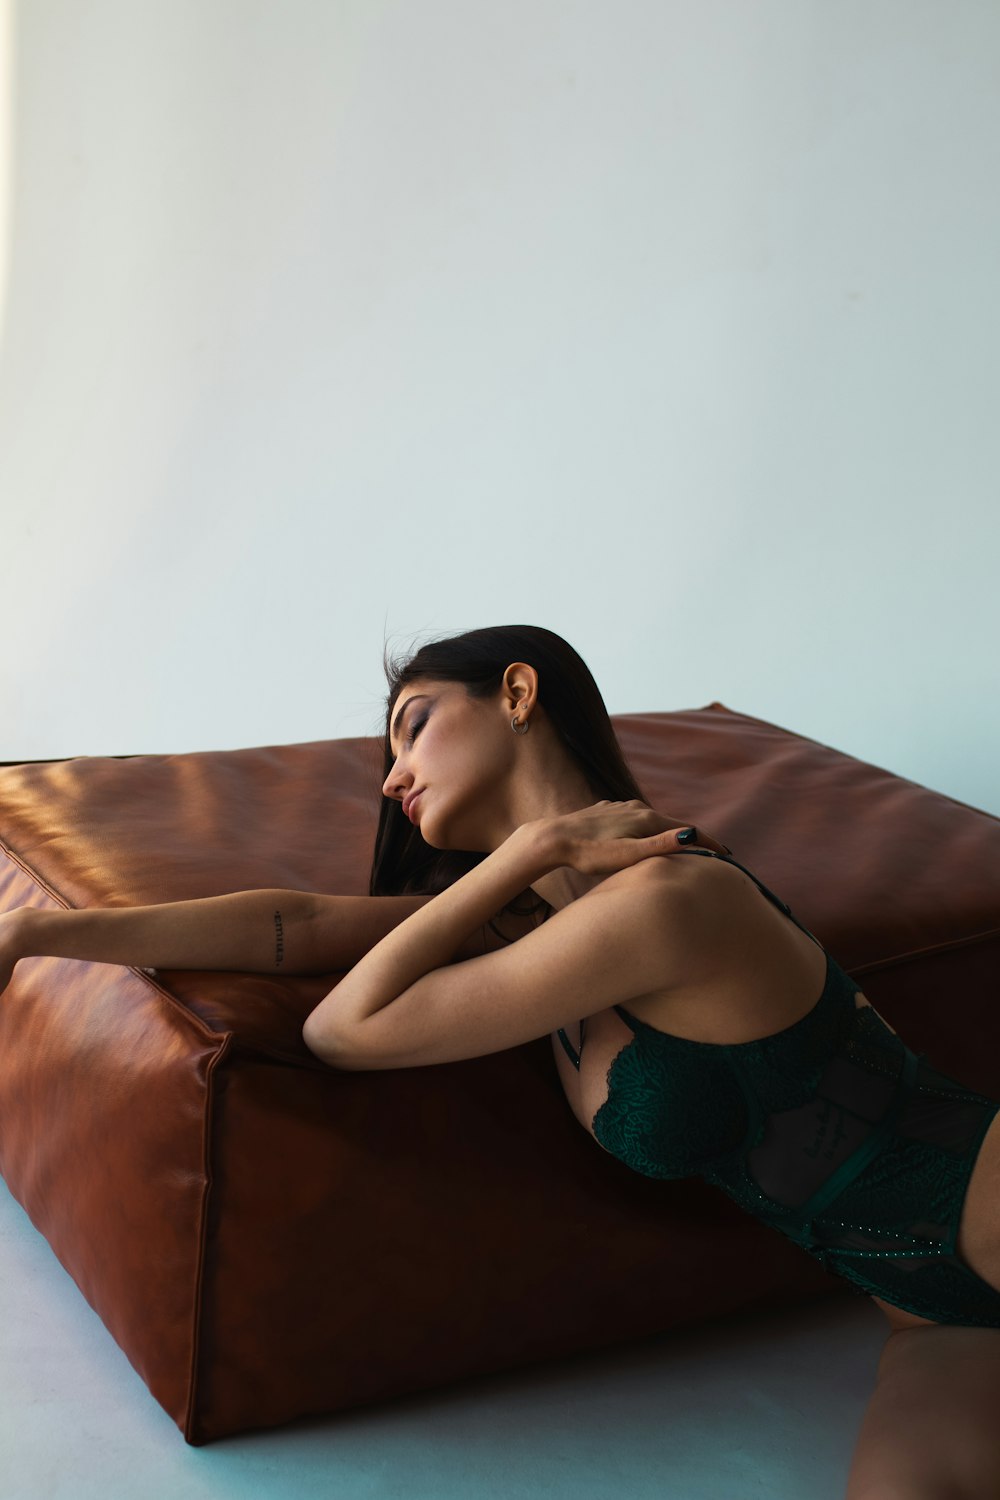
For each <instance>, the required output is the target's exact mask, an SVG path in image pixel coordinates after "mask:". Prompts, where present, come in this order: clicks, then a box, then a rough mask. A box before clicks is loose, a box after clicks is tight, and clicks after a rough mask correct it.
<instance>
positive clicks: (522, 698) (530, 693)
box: [501, 661, 538, 720]
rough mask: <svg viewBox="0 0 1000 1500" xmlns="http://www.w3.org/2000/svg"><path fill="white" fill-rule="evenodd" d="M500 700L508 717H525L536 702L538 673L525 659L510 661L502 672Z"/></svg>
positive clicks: (528, 715) (527, 716)
mask: <svg viewBox="0 0 1000 1500" xmlns="http://www.w3.org/2000/svg"><path fill="white" fill-rule="evenodd" d="M501 700H502V702H503V705H504V712H505V713H506V714H508V715H509V716H510V717H513V715H514V714H515V713H516V714H517V716H518V718H519V719H522V720H524V719H527V718H529V717H530V715H531V714H532V713H533V712H534V709H535V705H536V704H537V702H538V673H537V672H536V671H535V669H534V667H529V666H528V663H527V662H525V661H514V662H511V664H510V666H509V667H508V668H507V670H506V672H504V674H503V687H502V692H501Z"/></svg>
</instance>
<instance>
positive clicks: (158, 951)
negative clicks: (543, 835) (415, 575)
mask: <svg viewBox="0 0 1000 1500" xmlns="http://www.w3.org/2000/svg"><path fill="white" fill-rule="evenodd" d="M514 894H515V895H516V894H518V893H517V892H514ZM432 899H433V898H432V897H430V896H321V895H316V894H314V893H312V892H310V891H286V890H263V891H237V892H235V893H234V894H233V895H228V896H208V897H205V898H203V899H201V900H195V901H170V902H165V903H164V904H163V905H160V906H133V907H114V908H90V909H85V910H72V911H35V910H33V909H32V908H30V907H20V908H19V909H17V910H15V911H11V912H7V913H5V914H3V915H0V992H2V991H3V990H4V989H5V988H6V986H7V984H8V983H9V981H10V976H11V973H12V972H13V969H14V965H15V964H16V963H17V962H18V961H19V960H20V959H22V958H33V957H41V956H43V955H44V956H47V957H52V958H82V959H89V960H91V961H92V962H96V963H116V964H127V965H133V966H135V967H137V968H148V969H231V970H237V971H238V970H242V971H246V972H251V973H272V974H328V973H330V972H331V971H333V970H336V969H349V968H350V967H351V966H352V965H353V964H356V963H357V962H358V960H359V959H361V958H362V957H363V956H364V955H365V954H366V953H367V952H368V950H369V949H370V948H373V947H375V945H376V944H377V943H379V942H381V940H382V939H383V938H384V937H385V936H386V934H387V933H389V932H391V931H392V929H393V928H394V927H397V926H398V925H399V923H400V922H404V921H405V920H406V919H407V917H410V916H412V915H413V913H414V912H416V911H419V910H420V908H421V907H422V906H426V905H427V903H428V902H429V901H431V900H432ZM492 915H493V913H492V912H490V913H489V916H492ZM531 925H532V924H530V923H527V924H526V923H525V922H523V921H520V920H519V919H516V918H505V919H504V921H503V924H502V926H503V932H504V935H505V938H506V939H507V940H508V941H512V940H513V939H514V938H516V937H519V936H521V935H522V932H525V931H528V930H530V926H531ZM503 940H504V939H502V938H498V937H496V936H495V935H494V934H493V933H492V932H491V931H489V929H486V930H485V931H484V930H480V931H478V932H472V933H470V934H469V936H468V941H467V942H466V943H464V944H463V945H462V948H461V951H459V952H457V953H456V954H455V957H456V958H463V957H464V958H472V957H475V956H476V955H478V954H481V953H485V952H488V951H489V950H490V949H491V948H493V947H496V946H499V945H500V944H501V943H502V942H503Z"/></svg>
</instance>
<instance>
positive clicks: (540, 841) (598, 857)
mask: <svg viewBox="0 0 1000 1500" xmlns="http://www.w3.org/2000/svg"><path fill="white" fill-rule="evenodd" d="M665 825H666V819H664V818H663V817H662V816H661V815H660V814H659V813H655V812H653V811H652V809H651V808H649V807H647V806H646V804H645V803H640V802H624V803H611V802H600V803H597V804H596V805H595V806H594V807H591V808H584V809H581V810H580V811H579V812H575V813H570V814H565V815H562V816H560V817H554V818H540V819H538V820H537V821H534V822H530V823H522V824H521V826H520V827H519V828H517V829H516V830H515V831H514V832H513V833H512V834H511V835H510V837H509V838H508V839H506V840H505V842H504V843H503V844H501V845H500V847H499V848H498V849H495V850H494V851H493V853H492V854H489V855H487V857H486V858H485V859H484V860H483V861H482V863H481V864H479V865H477V866H476V867H475V868H474V869H472V870H470V871H469V872H468V874H466V875H463V876H462V878H461V879H460V880H458V881H456V882H455V884H454V885H452V886H449V887H448V889H447V890H446V891H442V892H441V894H440V895H439V896H437V897H435V899H434V901H433V902H432V903H431V904H429V905H428V906H426V907H425V908H424V909H423V910H422V911H419V912H415V913H414V914H413V916H411V917H410V918H409V919H408V920H407V921H406V922H405V923H403V924H402V925H401V926H400V927H399V928H398V929H397V930H396V931H394V932H391V933H389V934H388V935H387V936H386V937H385V938H384V939H383V941H382V942H380V943H379V944H378V946H377V947H376V948H374V949H373V950H372V951H371V952H370V953H368V954H366V955H365V956H364V957H363V958H362V959H360V960H359V961H358V963H357V964H355V966H354V967H353V968H352V969H351V971H350V973H349V974H347V975H345V977H344V978H343V979H342V980H341V981H340V983H339V984H338V985H337V987H336V989H335V990H332V991H331V992H330V994H329V995H327V996H326V998H325V999H323V1000H322V1001H321V1002H320V1004H319V1005H318V1006H317V1007H316V1009H315V1010H314V1011H313V1012H312V1013H311V1014H310V1015H309V1016H308V1017H307V1018H306V1023H305V1027H304V1029H303V1036H304V1038H305V1041H306V1045H307V1046H308V1047H309V1048H310V1049H311V1050H312V1051H313V1052H315V1053H316V1055H317V1056H318V1057H320V1058H322V1059H323V1061H324V1062H329V1063H332V1064H333V1065H334V1066H345V1065H346V1058H347V1057H348V1055H349V1053H350V1052H351V1049H352V1044H353V1043H354V1042H355V1041H356V1039H357V1037H358V1035H359V1033H361V1032H362V1031H364V1030H365V1029H366V1028H367V1034H368V1035H371V1034H372V1032H373V1031H378V1032H379V1033H380V1034H384V1035H386V1036H388V1037H391V1033H392V1030H393V1020H392V1016H395V1017H398V1018H399V1020H400V1022H401V1023H403V1012H404V1011H406V1012H407V1013H409V1012H410V1011H412V1010H413V1005H414V1000H415V999H416V1000H417V1006H418V1008H419V1005H420V1003H421V1002H420V1000H419V998H417V997H418V995H419V994H421V993H426V992H427V991H428V988H429V985H428V981H429V980H431V979H432V977H433V975H434V974H435V973H437V972H439V971H440V970H442V969H443V968H445V966H447V965H450V964H451V963H452V962H453V960H454V959H455V958H457V957H459V953H458V951H457V950H458V949H459V946H460V945H461V944H462V943H463V942H464V941H465V940H467V938H468V935H469V934H470V933H471V932H473V931H475V930H476V929H478V928H479V927H480V926H481V925H482V923H483V922H484V921H486V920H487V918H488V917H489V915H490V913H491V912H494V911H496V910H497V908H498V907H501V906H503V905H504V904H505V903H506V902H507V901H510V900H512V899H513V897H514V896H516V895H517V894H518V893H519V892H520V891H522V890H524V888H525V887H526V886H528V885H530V884H532V883H533V882H535V881H537V880H540V879H541V878H542V877H543V876H544V875H546V874H548V873H549V872H550V871H552V870H555V869H558V868H559V867H560V866H562V865H566V866H569V867H571V868H572V869H575V870H579V871H580V872H581V873H584V874H594V875H601V874H606V873H610V872H612V871H617V870H621V869H624V868H626V867H627V866H629V865H632V864H636V863H639V862H640V861H641V860H643V859H648V858H650V857H652V856H654V855H658V854H669V853H672V852H673V851H674V850H675V849H676V848H677V847H678V843H679V842H680V843H681V844H684V843H685V842H687V840H686V839H685V838H684V836H683V835H684V833H685V832H686V830H679V829H677V828H676V827H675V828H669V827H667V826H665ZM678 834H680V835H681V837H680V839H678ZM574 904H575V903H574ZM576 923H577V917H576V915H574V918H573V923H572V925H573V926H574V928H575V927H576ZM551 925H552V924H551V923H549V924H546V926H551ZM565 925H566V923H565V922H563V923H561V924H560V926H561V927H565ZM537 936H538V935H537V934H536V935H535V937H533V938H532V939H531V940H530V941H531V942H532V943H534V944H535V946H536V948H537V947H538V944H537V941H536V939H537ZM543 946H544V947H546V948H548V947H549V946H550V945H548V944H543ZM508 957H509V958H511V959H513V962H514V964H515V966H516V965H517V955H509V956H508ZM492 968H493V969H496V970H504V971H505V972H506V971H507V970H508V969H509V964H506V963H505V964H501V965H496V964H494V965H493V966H492ZM522 980H523V976H522ZM404 1001H406V1002H408V1003H407V1004H404V1003H403V1002H404ZM559 1003H561V1002H560V1001H557V1009H558V1004H559ZM574 1003H576V1004H577V1005H578V1004H579V997H578V998H577V1000H576V1001H575V1002H574ZM376 1018H378V1019H377V1024H375V1025H373V1022H375V1021H376ZM427 1020H428V1024H430V1012H429V1010H428V1015H427ZM403 1024H404V1025H405V1023H403ZM514 1024H515V1027H516V1025H517V1024H519V1023H518V1022H517V1021H515V1022H514ZM556 1024H557V1025H562V1024H564V1022H563V1021H559V1022H557V1023H556ZM401 1029H402V1028H401ZM418 1029H419V1027H418ZM543 1029H545V1028H543ZM500 1034H501V1033H499V1032H498V1033H497V1035H500ZM484 1035H485V1033H484ZM405 1045H409V1043H407V1044H405ZM499 1045H512V1043H510V1042H502V1043H500V1044H499ZM483 1050H489V1048H488V1047H484V1048H483ZM354 1055H357V1054H356V1052H355V1054H354ZM458 1055H460V1056H463V1055H465V1056H468V1055H475V1054H468V1053H459V1054H458ZM435 1060H436V1059H435ZM364 1065H365V1064H362V1066H364ZM383 1065H385V1064H383ZM395 1065H396V1066H406V1061H405V1060H404V1061H403V1062H402V1063H400V1062H396V1064H395Z"/></svg>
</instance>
